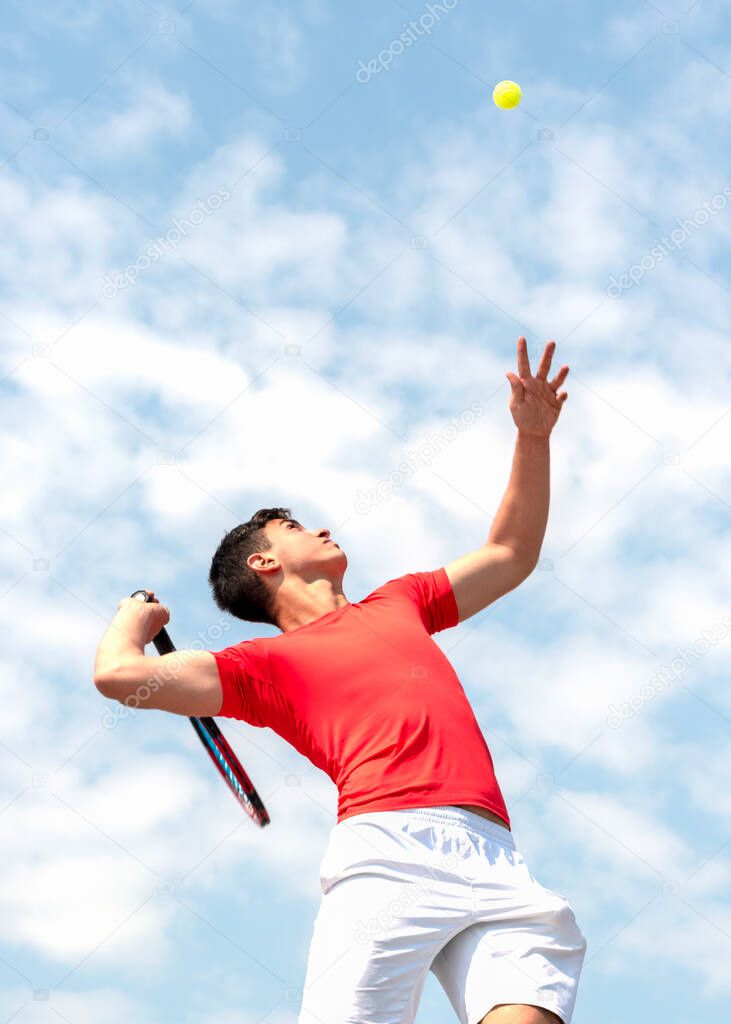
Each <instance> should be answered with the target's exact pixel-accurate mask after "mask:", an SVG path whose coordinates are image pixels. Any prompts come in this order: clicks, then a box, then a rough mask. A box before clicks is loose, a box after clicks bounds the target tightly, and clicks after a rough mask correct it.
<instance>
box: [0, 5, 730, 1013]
mask: <svg viewBox="0 0 731 1024" xmlns="http://www.w3.org/2000/svg"><path fill="white" fill-rule="evenodd" d="M3 14H4V17H3V26H2V30H1V32H0V36H1V38H2V47H3V58H4V59H3V61H2V69H1V70H0V98H1V100H2V102H0V123H1V127H2V147H1V150H0V165H1V166H2V177H1V178H0V230H1V231H2V237H3V245H2V248H1V250H0V253H1V255H0V260H1V261H2V275H1V277H0V282H1V283H0V287H2V299H1V301H0V331H1V332H2V347H1V349H0V379H2V407H3V420H2V431H3V438H2V451H3V461H4V467H3V480H4V501H3V509H2V518H1V520H0V551H1V552H2V582H1V587H0V597H2V602H1V603H0V612H2V615H3V617H4V636H5V643H4V645H3V652H2V660H3V665H2V672H1V673H0V686H1V687H2V691H3V705H4V707H5V713H4V715H3V716H2V720H0V764H1V765H2V772H1V774H0V778H1V779H2V782H1V787H2V788H1V792H0V842H1V843H2V848H3V870H2V872H1V873H0V943H1V944H2V950H0V957H2V959H0V989H1V990H2V995H1V999H0V1019H1V1020H2V1021H6V1020H8V1021H9V1020H13V1021H14V1022H17V1024H41V1022H53V1021H55V1022H56V1024H57V1022H58V1020H59V1018H60V1019H61V1020H66V1021H69V1022H71V1024H91V1022H93V1024H122V1022H125V1024H126V1022H127V1021H129V1020H130V1019H134V1020H136V1021H139V1022H140V1024H148V1022H158V1021H160V1020H167V1021H176V1022H180V1024H193V1022H195V1024H212V1022H213V1021H214V1020H215V1021H216V1022H217V1024H258V1022H260V1021H266V1022H267V1024H294V1022H295V1021H296V1017H297V1009H298V1004H299V988H300V987H301V984H302V980H303V976H304V968H305V962H306V956H307V949H308V945H309V939H310V933H311V928H312V922H313V919H314V916H315V913H316V911H317V907H318V903H319V897H320V889H319V881H318V867H319V863H320V860H321V857H322V854H323V853H324V848H325V844H326V842H327V837H328V834H329V831H330V829H331V828H332V826H333V824H334V821H335V810H336V792H335V789H334V787H333V785H332V784H331V783H330V780H329V779H328V778H327V777H326V776H325V775H323V774H322V773H321V772H319V771H317V770H316V769H314V768H312V767H311V766H310V765H309V763H308V762H306V761H305V760H304V759H303V758H301V757H300V756H299V755H298V754H297V753H296V752H294V751H293V750H291V749H290V748H288V747H287V746H286V745H285V744H284V743H283V741H281V740H280V739H279V738H278V737H277V736H276V735H274V734H272V733H271V732H270V730H257V729H254V728H252V727H249V726H246V725H244V724H243V723H236V722H230V721H227V722H226V723H225V728H226V732H227V735H228V736H229V737H230V738H231V740H232V741H233V743H234V745H235V746H236V749H237V750H238V752H239V754H240V756H241V758H242V760H243V761H244V763H245V764H246V766H247V768H248V769H249V770H250V773H251V775H252V777H253V778H254V780H255V782H256V784H257V786H258V788H259V790H260V792H261V793H262V795H263V797H264V799H265V802H266V803H267V806H268V808H269V810H270V813H271V816H272V825H271V826H270V827H269V828H268V829H266V830H263V831H260V830H257V829H256V828H255V827H254V826H253V825H252V824H251V822H250V821H249V820H248V818H246V816H245V815H243V814H242V813H241V811H240V808H239V807H238V805H237V804H236V803H235V801H234V800H233V799H232V798H231V796H230V794H229V793H228V792H227V791H226V789H225V787H223V786H222V785H221V784H220V780H219V779H218V777H217V776H216V775H215V773H214V772H213V771H212V770H211V769H210V766H209V764H208V763H207V761H206V759H205V758H204V756H203V755H202V753H201V752H200V750H199V748H198V746H197V743H198V741H197V740H196V738H195V736H194V735H193V733H192V730H191V729H190V727H189V726H188V724H187V723H186V722H185V720H184V719H181V718H177V717H175V716H166V715H164V714H161V713H158V712H148V713H139V714H137V715H128V716H127V717H125V718H122V719H118V718H117V719H114V720H111V724H110V717H109V714H108V711H109V707H108V704H107V702H105V701H104V700H103V699H102V698H101V697H100V695H99V694H98V693H97V692H96V691H95V689H94V688H93V685H92V678H91V673H92V665H93V658H94V652H95V648H96V644H97V642H98V640H99V638H100V636H101V634H102V632H103V631H104V628H105V625H106V623H107V622H108V621H109V620H110V618H111V617H112V616H113V614H114V611H115V608H116V605H117V602H118V601H119V599H120V598H121V597H123V596H126V595H128V594H129V593H130V592H131V591H132V590H134V589H137V588H138V587H150V588H152V589H154V590H155V591H156V593H158V594H159V595H160V596H161V598H162V599H163V600H164V602H165V603H166V604H168V605H169V607H170V608H171V614H172V619H171V624H170V631H171V634H172V637H173V639H174V641H175V642H176V644H177V646H178V647H181V648H182V647H186V646H188V645H189V644H190V643H191V642H192V641H193V640H194V639H196V637H197V636H199V635H200V634H204V635H207V636H213V635H215V636H219V635H220V639H219V640H217V641H216V642H211V643H210V644H209V645H208V646H210V647H211V648H212V649H221V648H222V647H224V646H226V645H227V644H229V643H237V642H239V641H241V640H244V639H248V638H250V637H253V636H257V635H274V634H275V630H273V629H271V628H269V627H261V628H260V627H254V626H251V627H250V626H247V625H245V624H243V623H240V622H238V621H236V620H232V619H230V618H228V617H226V616H221V615H220V613H219V612H218V610H217V609H216V607H215V605H214V604H213V602H212V600H211V597H210V593H209V591H208V587H207V583H206V576H207V571H208V566H209V564H210V558H211V555H212V553H213V551H214V550H215V547H216V545H217V543H218V541H219V540H220V538H221V536H222V535H223V533H224V531H226V530H227V529H229V528H231V527H232V526H233V525H235V524H236V523H237V522H240V521H242V520H244V519H246V518H248V517H249V515H250V514H251V513H252V512H253V511H255V510H256V509H257V508H260V507H266V506H272V505H285V506H288V507H291V508H292V510H293V513H294V514H295V516H296V517H297V518H298V519H300V521H302V522H303V523H305V524H306V525H308V526H311V527H321V526H327V527H328V528H330V529H331V530H332V531H333V535H334V537H335V539H336V540H338V542H339V543H340V544H341V546H343V547H344V548H345V550H346V551H347V553H348V556H349V561H350V568H349V570H348V574H347V576H346V587H345V590H346V595H347V597H348V598H349V600H351V601H356V600H359V599H361V598H362V597H364V596H366V595H367V594H368V593H369V592H370V591H372V590H373V589H375V588H376V587H377V586H379V585H380V584H381V583H383V582H385V581H386V580H387V579H391V578H393V577H395V576H397V575H400V574H402V573H405V572H411V571H423V570H430V569H435V568H437V567H439V566H441V565H444V564H445V563H446V562H448V561H450V560H451V559H453V558H455V557H457V556H459V555H461V554H463V553H465V552H466V551H468V550H470V549H472V548H474V547H477V546H478V545H479V544H481V543H482V542H483V541H484V540H485V538H486V536H487V532H488V530H489V527H490V522H491V517H492V515H493V514H494V512H495V509H496V507H497V504H498V503H499V500H500V497H501V495H502V492H503V489H504V487H505V484H506V482H507V476H508V471H509V467H510V459H511V456H512V445H513V440H514V428H513V424H512V420H511V418H510V414H509V412H508V407H507V402H508V391H509V388H508V383H507V381H506V379H505V371H506V370H512V369H514V358H515V344H516V339H517V337H518V336H519V335H520V334H525V335H526V337H527V338H528V341H529V346H530V351H531V353H532V354H534V355H535V354H536V353H537V352H538V351H539V350H541V349H542V347H543V344H544V343H545V341H546V340H547V339H548V338H554V339H555V340H556V341H557V343H558V347H557V356H556V359H557V362H558V365H560V364H562V363H564V362H565V363H568V364H569V365H570V367H571V373H570V375H569V378H568V382H567V387H568V390H569V400H568V402H567V404H566V406H565V408H564V410H563V413H562V416H561V421H560V423H559V425H558V427H557V430H556V432H555V435H554V438H553V441H552V507H551V515H550V520H549V526H548V531H547V535H546V541H545V545H544V549H543V560H542V562H541V565H540V567H539V569H537V570H536V572H534V573H533V575H532V576H531V577H530V578H529V579H528V580H527V581H526V582H525V583H524V584H523V585H522V586H521V587H520V589H519V590H517V591H515V592H513V593H511V594H509V595H507V596H506V597H505V598H503V599H502V600H501V601H499V602H498V603H497V604H495V605H493V606H492V607H491V608H489V609H488V610H487V611H486V612H483V613H482V614H481V615H478V616H475V617H474V618H472V619H470V620H469V621H468V622H466V623H463V624H461V625H460V626H458V627H457V628H456V629H454V630H451V631H448V632H445V633H442V634H439V636H438V637H437V640H438V642H439V644H440V645H441V646H442V647H443V649H444V650H445V651H446V652H447V654H448V655H449V657H450V658H451V659H452V661H453V664H454V665H455V668H456V670H457V671H458V673H459V676H460V679H461V681H462V683H463V685H464V687H465V690H466V692H467V694H468V696H469V698H470V700H471V702H472V704H473V707H474V709H475V713H476V715H477V717H478V719H479V722H480V725H481V727H482V729H483V731H484V735H485V738H486V740H487V742H488V744H489V746H490V749H491V752H492V755H493V759H494V761H495V765H496V770H497V773H498V778H499V781H500V784H501V787H502V789H503V792H504V794H505V798H506V801H507V804H508V807H509V810H510V814H511V820H512V824H513V831H514V835H515V838H516V842H517V844H518V846H519V848H520V849H521V851H522V853H523V855H524V856H525V858H526V861H527V862H528V864H529V865H530V867H531V870H532V872H533V874H534V875H535V876H536V877H537V878H538V879H539V880H540V881H541V882H542V883H543V884H544V885H546V886H548V887H549V888H551V889H553V890H554V891H558V892H560V893H562V894H565V895H566V896H567V897H568V898H569V900H570V902H571V905H572V907H573V908H574V911H575V913H576V917H577V920H578V921H579V923H580V925H581V927H582V930H583V931H584V933H585V934H586V936H587V939H588V943H589V948H588V953H587V960H586V963H585V968H584V973H583V979H582V985H581V988H580V993H579V998H578V1002H577V1006H576V1013H575V1017H574V1020H575V1021H576V1022H578V1024H588V1022H592V1024H609V1022H610V1021H611V1022H613V1021H616V1020H617V1019H619V1018H620V1016H621V1019H622V1020H623V1021H626V1022H632V1021H638V1022H639V1021H643V1020H646V1019H647V1018H648V1016H649V1014H650V1013H652V1015H653V1016H658V1017H660V1016H662V1017H663V1019H666V1020H670V1021H681V1020H686V1019H688V1018H689V1017H690V1016H691V1015H692V1016H693V1017H694V1018H695V1017H700V1016H704V1017H705V1018H706V1019H709V1020H712V1019H720V1016H721V1015H722V1012H723V1008H724V1007H725V1008H727V1007H728V1004H729V999H731V980H730V978H729V972H728V962H729V955H730V954H731V894H730V893H731V885H730V883H731V826H730V821H731V799H730V798H729V792H730V791H731V786H730V785H729V783H730V781H731V732H730V729H731V696H730V694H729V686H728V676H729V651H731V635H730V634H731V628H730V627H731V619H730V618H729V613H730V612H731V604H730V602H729V597H730V596H731V586H730V585H729V579H728V575H727V574H726V573H725V572H724V569H725V567H726V566H728V565H729V563H730V562H731V540H730V539H729V531H728V522H729V518H728V516H729V508H730V506H731V474H730V472H729V468H728V467H729V459H728V452H729V444H730V442H731V433H730V426H731V417H730V416H729V412H730V411H731V409H730V407H729V377H730V373H729V371H730V369H731V361H730V359H729V350H728V344H729V342H728V336H729V314H730V306H729V294H730V290H731V285H729V261H728V242H729V238H730V237H731V208H730V207H731V203H730V202H729V200H730V199H731V188H730V187H729V186H730V185H731V180H730V179H729V177H728V149H727V132H728V120H729V115H730V114H731V31H730V30H731V15H730V14H729V11H728V8H727V5H724V4H722V3H721V0H696V2H695V3H692V2H691V0H682V2H680V0H658V2H657V3H656V2H654V0H653V2H650V0H618V2H616V3H613V4H611V5H606V4H600V3H598V2H597V0H588V2H586V0H570V2H569V0H564V2H561V0H559V2H558V3H554V4H550V5H535V4H531V3H514V4H509V5H506V4H493V3H488V4H485V3H480V2H478V0H449V2H445V3H443V4H442V5H441V6H440V7H439V9H438V10H437V13H436V15H435V14H434V5H432V7H431V12H430V10H429V7H428V5H426V4H421V3H420V2H414V0H374V2H373V3H370V4H348V5H340V4H336V3H334V2H326V0H299V2H297V3H295V2H284V0H270V2H268V3H249V4H242V3H239V2H236V0H192V2H187V3H186V2H185V0H180V5H179V6H178V7H176V6H174V5H173V4H172V3H166V2H165V0H105V2H101V0H84V2H81V0H55V2H54V3H50V2H42V0H22V2H21V0H11V2H9V3H8V4H6V5H5V7H4V11H3ZM410 24H415V25H416V28H413V27H411V28H410V27H409V25H410ZM405 25H406V28H405V27H404V26H405ZM402 33H411V36H410V39H411V41H410V44H409V45H408V46H402V45H401V44H400V42H399V39H400V36H401V34H402ZM504 78H511V79H515V80H517V81H519V82H520V83H521V85H522V87H523V95H524V102H523V105H522V106H521V107H520V108H519V109H517V110H514V111H511V112H503V111H498V110H497V109H496V108H495V107H494V106H493V104H492V101H491V91H492V87H493V85H494V84H495V83H496V82H497V81H499V80H501V79H504ZM534 365H535V364H534ZM476 408H478V409H479V415H477V416H474V417H472V418H471V420H472V421H471V422H469V423H468V422H467V421H468V420H469V419H470V417H469V416H465V413H466V412H467V411H468V410H470V409H472V410H474V409H476ZM450 424H451V425H452V427H453V426H454V424H458V429H457V431H456V432H455V430H454V429H450ZM435 439H437V440H438V441H439V443H438V444H435ZM428 442H430V443H431V444H432V447H438V448H439V451H438V453H436V454H434V455H432V456H430V457H429V458H426V459H422V460H421V461H422V465H417V460H416V458H415V455H414V453H418V452H419V450H420V449H421V450H422V451H424V450H425V449H424V447H423V446H424V445H426V444H427V443H428ZM409 460H411V461H410V462H409ZM404 464H406V465H407V466H411V467H416V468H411V469H409V471H408V472H404V471H403V469H402V472H401V474H400V475H399V472H398V471H399V467H403V465H404ZM212 630H213V631H214V632H211V631H212ZM105 711H106V712H107V714H106V716H105ZM451 1012H452V1011H451V1009H450V1007H449V1004H448V1002H447V1000H446V997H445V996H444V994H443V993H442V991H441V989H440V988H439V986H438V984H437V982H436V980H435V979H434V978H433V977H431V976H430V978H429V980H428V983H427V986H426V989H425V993H424V997H423V1001H422V1005H421V1008H420V1010H419V1015H418V1021H419V1024H437V1022H442V1021H444V1020H449V1019H453V1017H452V1016H451Z"/></svg>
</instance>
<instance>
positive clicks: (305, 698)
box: [212, 568, 510, 827]
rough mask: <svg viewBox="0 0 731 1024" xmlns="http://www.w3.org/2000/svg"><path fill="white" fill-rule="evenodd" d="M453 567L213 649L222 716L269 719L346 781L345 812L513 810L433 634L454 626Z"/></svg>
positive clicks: (257, 721) (263, 722)
mask: <svg viewBox="0 0 731 1024" xmlns="http://www.w3.org/2000/svg"><path fill="white" fill-rule="evenodd" d="M458 621H459V616H458V611H457V602H456V600H455V597H454V592H453V590H452V587H451V584H450V582H449V577H448V576H447V573H446V570H445V569H443V568H440V569H437V570H436V571H435V572H416V573H408V574H407V575H405V576H400V577H398V578H397V579H393V580H389V582H388V583H385V584H384V585H383V586H382V587H379V588H378V589H377V590H374V591H373V593H371V594H369V595H368V597H365V598H363V600H362V601H356V602H355V603H351V604H347V605H344V606H343V607H342V608H337V609H335V611H332V612H326V613H325V614H324V615H321V616H320V617H319V618H318V619H315V620H314V621H313V622H309V623H307V624H306V625H304V626H298V627H297V628H296V629H291V630H289V631H288V632H286V633H281V634H280V635H278V636H275V637H261V638H258V639H255V640H244V641H243V642H242V643H239V644H235V645H234V646H233V647H227V648H225V649H224V650H222V651H213V652H212V654H213V656H214V657H215V659H216V664H217V666H218V672H219V675H220V678H221V686H222V688H223V703H222V705H221V709H220V711H219V715H223V716H224V717H228V718H238V719H241V720H242V721H244V722H249V723H250V724H251V725H256V726H260V727H265V726H268V727H269V728H270V729H273V730H274V732H276V733H278V734H279V735H280V736H281V737H282V738H283V739H285V740H287V742H288V743H290V744H291V745H292V746H293V747H295V748H296V749H297V750H298V751H299V752H300V753H301V754H304V756H305V757H307V758H308V759H309V760H310V761H311V762H312V763H313V764H314V765H316V766H317V767H318V768H321V769H322V770H323V771H324V772H327V774H328V775H329V776H330V778H331V779H332V781H333V782H334V783H335V785H336V786H337V788H338V818H337V820H338V821H342V820H343V819H344V818H347V817H349V816H350V815H352V814H362V813H364V812H365V811H386V810H399V809H403V808H409V807H434V806H437V805H439V804H475V805H476V806H478V807H485V808H487V809H488V810H490V811H493V812H494V813H495V814H498V815H499V816H500V817H501V818H503V819H504V821H505V823H506V824H507V825H508V827H510V819H509V817H508V812H507V808H506V806H505V801H504V800H503V796H502V793H501V792H500V787H499V786H498V783H497V779H496V778H495V771H494V769H493V764H492V758H491V756H490V751H489V750H488V748H487V744H486V743H485V739H484V737H483V735H482V732H481V730H480V727H479V725H478V724H477V720H476V719H475V716H474V713H473V711H472V708H471V707H470V704H469V702H468V700H467V697H466V695H465V692H464V690H463V689H462V686H461V684H460V681H459V679H458V678H457V675H456V673H455V671H454V669H453V668H452V666H451V664H450V663H449V661H448V659H447V657H446V655H445V654H444V653H443V651H442V650H441V648H440V647H439V645H438V644H436V643H435V642H434V640H432V638H431V634H432V633H438V632H439V631H440V630H442V629H449V628H450V627H451V626H456V625H457V622H458Z"/></svg>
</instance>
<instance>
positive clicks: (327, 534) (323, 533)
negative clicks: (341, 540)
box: [317, 527, 330, 540]
mask: <svg viewBox="0 0 731 1024" xmlns="http://www.w3.org/2000/svg"><path fill="white" fill-rule="evenodd" d="M317 536H318V537H324V538H325V540H329V538H330V531H329V530H326V529H325V527H323V528H322V529H321V530H318V531H317Z"/></svg>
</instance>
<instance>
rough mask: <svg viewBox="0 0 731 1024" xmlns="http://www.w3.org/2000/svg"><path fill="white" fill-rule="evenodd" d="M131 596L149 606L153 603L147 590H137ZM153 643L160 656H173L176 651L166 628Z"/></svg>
mask: <svg viewBox="0 0 731 1024" xmlns="http://www.w3.org/2000/svg"><path fill="white" fill-rule="evenodd" d="M129 596H130V597H133V598H134V599H135V601H146V602H147V603H148V604H149V603H150V602H151V601H152V598H151V597H150V595H149V593H148V592H147V591H146V590H135V591H134V593H133V594H130V595H129ZM152 642H153V644H154V645H155V650H156V651H157V653H158V654H172V653H173V651H174V650H175V646H174V644H173V642H172V640H171V639H170V636H169V634H168V631H167V630H166V629H165V627H164V626H163V628H162V629H161V630H160V632H159V633H158V634H157V635H156V636H154V637H153V638H152Z"/></svg>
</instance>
